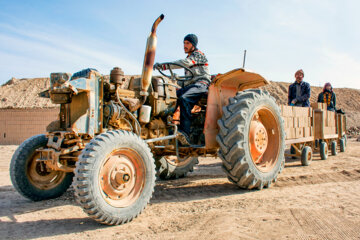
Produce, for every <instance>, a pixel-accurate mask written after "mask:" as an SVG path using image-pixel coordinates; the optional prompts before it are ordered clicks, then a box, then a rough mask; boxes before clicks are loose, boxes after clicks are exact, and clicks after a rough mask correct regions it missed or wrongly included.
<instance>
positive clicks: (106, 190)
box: [99, 149, 146, 207]
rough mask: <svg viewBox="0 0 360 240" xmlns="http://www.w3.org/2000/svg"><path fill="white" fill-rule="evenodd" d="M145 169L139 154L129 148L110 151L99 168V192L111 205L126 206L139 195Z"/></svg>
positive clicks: (144, 176)
mask: <svg viewBox="0 0 360 240" xmlns="http://www.w3.org/2000/svg"><path fill="white" fill-rule="evenodd" d="M145 179H146V170H145V165H144V162H143V160H142V158H141V156H140V155H139V154H138V153H137V152H135V151H134V150H131V149H118V150H116V151H114V152H112V153H111V154H110V155H109V156H108V157H107V158H106V159H105V161H104V162H103V164H102V166H101V168H100V175H99V181H100V187H101V193H102V195H103V197H104V199H105V201H106V202H107V203H109V204H110V205H112V206H113V207H127V206H129V205H131V204H133V203H134V202H135V201H136V200H137V199H138V198H139V196H140V194H141V192H142V191H143V189H144V186H145Z"/></svg>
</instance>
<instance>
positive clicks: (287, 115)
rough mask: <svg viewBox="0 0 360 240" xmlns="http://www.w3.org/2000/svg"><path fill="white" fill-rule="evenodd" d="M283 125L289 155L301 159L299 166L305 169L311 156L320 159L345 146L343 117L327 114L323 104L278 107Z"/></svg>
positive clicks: (329, 112) (331, 113) (344, 118)
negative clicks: (338, 147) (318, 154)
mask: <svg viewBox="0 0 360 240" xmlns="http://www.w3.org/2000/svg"><path fill="white" fill-rule="evenodd" d="M281 112H282V117H283V120H284V126H285V133H286V138H285V144H286V145H287V146H290V154H285V156H288V157H292V158H297V157H300V159H301V164H302V165H303V166H307V165H309V164H310V162H311V161H312V157H313V154H314V153H315V152H319V153H320V156H321V159H322V160H325V159H327V157H328V154H329V151H331V153H332V155H336V154H337V146H340V152H344V151H345V147H346V116H345V115H343V114H337V113H335V112H332V111H327V109H326V104H323V103H313V104H311V107H294V106H285V105H282V106H281Z"/></svg>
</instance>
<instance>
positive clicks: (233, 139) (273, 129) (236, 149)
mask: <svg viewBox="0 0 360 240" xmlns="http://www.w3.org/2000/svg"><path fill="white" fill-rule="evenodd" d="M218 125H219V127H220V130H219V134H218V135H217V137H216V139H217V142H218V143H219V145H220V149H219V156H220V158H221V159H222V162H223V169H224V170H225V172H226V174H227V175H228V177H229V178H230V179H231V181H232V182H234V183H236V184H237V185H238V186H240V187H241V188H246V189H253V188H257V189H262V188H263V187H269V186H270V184H271V183H272V182H274V181H276V178H277V176H278V174H279V173H280V172H281V171H282V169H283V167H284V164H285V158H284V149H285V133H284V123H283V120H282V118H281V113H280V109H279V107H278V106H277V105H276V103H275V100H274V98H273V97H271V96H270V95H269V94H268V93H267V92H265V91H262V90H246V91H243V92H238V93H237V95H236V96H235V97H233V98H230V99H229V105H228V106H226V107H223V116H222V118H221V119H220V120H219V121H218Z"/></svg>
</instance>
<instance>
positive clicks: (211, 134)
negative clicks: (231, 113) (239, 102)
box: [204, 84, 237, 149]
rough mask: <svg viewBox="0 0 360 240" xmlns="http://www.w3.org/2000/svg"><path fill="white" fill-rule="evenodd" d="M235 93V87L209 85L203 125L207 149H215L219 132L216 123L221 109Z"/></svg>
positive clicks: (220, 114)
mask: <svg viewBox="0 0 360 240" xmlns="http://www.w3.org/2000/svg"><path fill="white" fill-rule="evenodd" d="M236 93H237V88H236V87H235V86H227V85H224V86H216V85H215V84H211V85H210V87H209V92H208V100H207V108H206V117H205V125H204V135H205V146H206V148H207V149H213V148H217V147H218V146H219V145H218V143H217V141H216V135H217V134H218V132H219V127H218V125H217V121H218V120H219V119H220V118H221V116H222V114H223V112H222V108H223V107H224V106H226V105H228V103H229V98H230V97H234V96H235V95H236Z"/></svg>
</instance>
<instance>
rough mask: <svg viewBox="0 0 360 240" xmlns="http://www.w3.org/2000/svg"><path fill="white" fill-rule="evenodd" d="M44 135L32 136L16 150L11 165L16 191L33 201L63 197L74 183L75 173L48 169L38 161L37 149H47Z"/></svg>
mask: <svg viewBox="0 0 360 240" xmlns="http://www.w3.org/2000/svg"><path fill="white" fill-rule="evenodd" d="M47 142H48V139H47V138H46V136H45V135H44V134H41V135H36V136H32V137H31V138H29V139H27V140H25V141H24V142H23V143H22V144H20V146H19V147H18V148H17V149H16V151H15V153H14V155H13V157H12V159H11V163H10V177H11V182H12V184H13V185H14V187H15V189H16V190H17V191H18V192H19V193H20V194H21V195H23V196H24V197H26V198H28V199H30V200H32V201H40V200H45V199H51V198H56V197H59V196H61V195H62V194H63V193H64V192H66V190H67V189H68V188H69V186H70V185H71V183H72V178H73V173H66V172H63V171H54V170H51V169H48V168H47V167H46V164H45V163H43V162H38V161H36V159H37V158H39V153H37V152H36V149H38V148H41V147H46V144H47Z"/></svg>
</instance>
